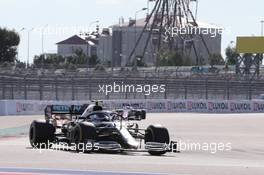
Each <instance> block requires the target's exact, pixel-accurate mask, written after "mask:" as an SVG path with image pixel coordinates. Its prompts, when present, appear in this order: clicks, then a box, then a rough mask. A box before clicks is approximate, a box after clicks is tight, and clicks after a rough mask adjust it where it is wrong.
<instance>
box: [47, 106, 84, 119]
mask: <svg viewBox="0 0 264 175" xmlns="http://www.w3.org/2000/svg"><path fill="white" fill-rule="evenodd" d="M87 107H88V104H84V105H70V106H69V105H48V106H46V108H45V110H44V112H45V119H46V120H49V119H51V118H52V116H53V115H58V116H59V115H71V116H78V115H82V114H83V112H84V111H85V109H86V108H87Z"/></svg>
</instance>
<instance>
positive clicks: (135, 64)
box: [134, 8, 148, 68]
mask: <svg viewBox="0 0 264 175" xmlns="http://www.w3.org/2000/svg"><path fill="white" fill-rule="evenodd" d="M145 10H148V8H142V9H140V10H138V11H136V13H135V58H134V66H135V68H137V59H136V55H137V14H138V13H139V12H143V11H145Z"/></svg>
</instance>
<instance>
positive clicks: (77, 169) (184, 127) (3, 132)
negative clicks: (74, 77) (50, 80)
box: [0, 114, 264, 175]
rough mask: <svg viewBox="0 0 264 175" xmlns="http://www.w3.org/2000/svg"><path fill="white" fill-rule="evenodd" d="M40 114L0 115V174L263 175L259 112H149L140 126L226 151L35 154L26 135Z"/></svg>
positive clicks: (263, 121) (263, 124) (263, 117)
mask: <svg viewBox="0 0 264 175" xmlns="http://www.w3.org/2000/svg"><path fill="white" fill-rule="evenodd" d="M42 118H43V116H8V117H0V172H2V173H0V175H2V174H6V175H14V174H16V175H17V174H19V175H21V174H22V175H24V174H34V175H35V174H74V175H80V174H88V175H89V174H95V175H112V174H120V175H153V174H174V175H230V174H232V175H253V174H254V175H263V174H264V146H263V145H264V115H263V114H149V115H148V118H147V120H146V121H142V122H140V123H139V124H140V126H142V127H146V126H148V125H149V124H162V125H164V126H166V127H167V128H168V129H169V131H170V134H171V138H172V140H176V141H181V142H183V143H200V144H203V143H224V144H227V143H229V144H231V147H232V149H231V150H224V151H222V150H220V151H217V152H216V153H214V154H213V153H212V152H213V151H212V150H211V149H210V150H200V149H198V150H193V149H189V150H188V149H187V150H183V151H181V153H176V154H175V153H168V154H166V155H165V156H160V157H157V156H150V155H149V154H148V153H126V154H124V153H123V154H102V153H91V154H83V153H76V152H72V151H60V150H42V151H40V150H35V149H32V148H31V147H30V145H29V142H28V136H27V131H28V127H29V124H30V122H31V121H32V120H33V119H42Z"/></svg>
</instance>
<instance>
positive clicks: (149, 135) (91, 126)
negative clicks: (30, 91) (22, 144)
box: [29, 101, 177, 155]
mask: <svg viewBox="0 0 264 175" xmlns="http://www.w3.org/2000/svg"><path fill="white" fill-rule="evenodd" d="M144 119H146V111H145V110H136V109H133V108H130V107H126V108H125V109H119V110H114V111H108V110H104V109H103V107H102V106H101V105H99V102H98V101H96V102H95V104H90V105H88V104H84V105H72V106H67V105H50V106H47V107H46V108H45V121H33V122H32V123H31V125H30V130H29V140H30V144H31V146H32V147H34V148H38V149H39V148H50V147H51V146H52V147H53V146H54V144H56V145H60V144H67V145H68V146H70V147H71V149H74V150H76V151H84V152H96V151H103V152H123V151H140V152H142V151H146V152H149V153H150V154H151V155H163V154H165V153H166V152H176V151H177V144H176V142H173V141H170V137H169V132H168V130H167V129H166V128H165V127H162V126H156V125H150V126H149V127H148V128H147V129H140V128H139V125H138V124H137V123H136V122H135V121H140V120H144ZM131 121H132V122H133V121H134V123H131ZM143 140H144V147H145V148H144V149H143V148H142V147H143V146H142V145H143V144H142V141H143Z"/></svg>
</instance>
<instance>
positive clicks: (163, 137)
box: [145, 125, 170, 156]
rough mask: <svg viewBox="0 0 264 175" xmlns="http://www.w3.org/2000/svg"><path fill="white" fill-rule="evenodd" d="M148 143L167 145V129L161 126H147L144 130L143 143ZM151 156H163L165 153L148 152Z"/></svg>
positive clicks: (168, 139)
mask: <svg viewBox="0 0 264 175" xmlns="http://www.w3.org/2000/svg"><path fill="white" fill-rule="evenodd" d="M148 142H155V143H164V144H167V145H168V144H169V143H170V136H169V132H168V129H167V128H165V127H162V126H153V125H151V126H149V127H148V128H147V130H146V134H145V143H148ZM148 152H149V154H151V155H156V156H159V155H163V154H165V153H166V151H165V150H164V151H148Z"/></svg>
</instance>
